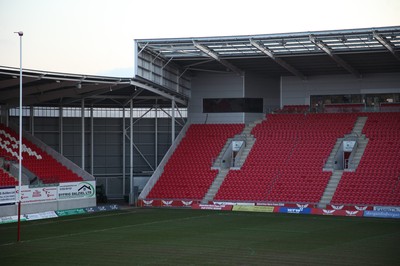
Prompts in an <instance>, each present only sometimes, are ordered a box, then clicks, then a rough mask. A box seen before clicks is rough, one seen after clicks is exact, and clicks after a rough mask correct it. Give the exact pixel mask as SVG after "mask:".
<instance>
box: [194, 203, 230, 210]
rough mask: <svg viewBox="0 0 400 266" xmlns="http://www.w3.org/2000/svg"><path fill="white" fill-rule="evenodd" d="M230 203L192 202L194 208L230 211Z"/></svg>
mask: <svg viewBox="0 0 400 266" xmlns="http://www.w3.org/2000/svg"><path fill="white" fill-rule="evenodd" d="M232 207H233V206H232V205H215V204H198V203H196V204H193V205H192V209H194V210H216V211H231V210H232Z"/></svg>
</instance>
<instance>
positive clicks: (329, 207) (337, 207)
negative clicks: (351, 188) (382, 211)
mask: <svg viewBox="0 0 400 266" xmlns="http://www.w3.org/2000/svg"><path fill="white" fill-rule="evenodd" d="M326 209H327V210H348V211H371V210H373V209H374V207H373V206H362V205H360V206H357V205H355V206H349V205H334V204H331V205H326Z"/></svg>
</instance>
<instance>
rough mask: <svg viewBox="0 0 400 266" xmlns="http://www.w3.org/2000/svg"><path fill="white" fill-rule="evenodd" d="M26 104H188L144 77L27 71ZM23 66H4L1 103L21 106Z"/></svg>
mask: <svg viewBox="0 0 400 266" xmlns="http://www.w3.org/2000/svg"><path fill="white" fill-rule="evenodd" d="M22 76H23V77H22V82H23V104H24V105H25V106H80V105H81V100H82V99H84V100H85V105H86V106H93V107H123V106H126V105H128V104H129V102H130V100H131V99H134V107H135V108H136V107H137V108H148V107H153V106H154V104H155V103H157V105H158V106H160V107H166V108H170V107H171V102H172V101H175V104H176V105H177V106H178V107H183V106H187V102H188V98H187V96H185V95H182V94H180V93H177V92H175V91H172V90H170V89H167V88H165V87H162V86H160V85H157V84H154V83H152V82H150V81H147V80H144V79H140V78H118V77H102V76H92V75H81V74H66V73H56V72H45V71H36V70H26V69H24V70H23V75H22ZM18 101H19V69H17V68H10V67H0V105H8V106H10V107H12V106H17V105H18Z"/></svg>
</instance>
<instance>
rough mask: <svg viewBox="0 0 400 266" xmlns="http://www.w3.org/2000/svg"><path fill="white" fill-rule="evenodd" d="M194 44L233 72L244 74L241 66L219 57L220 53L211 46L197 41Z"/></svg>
mask: <svg viewBox="0 0 400 266" xmlns="http://www.w3.org/2000/svg"><path fill="white" fill-rule="evenodd" d="M193 45H194V46H195V47H196V48H197V49H199V50H200V51H202V52H203V53H205V54H206V55H208V56H209V57H211V58H214V59H215V60H216V61H218V62H220V63H221V64H222V65H224V66H225V67H227V68H228V69H229V70H231V71H232V72H234V73H236V74H237V75H239V76H243V71H242V70H241V69H239V68H237V67H236V66H234V65H232V64H231V63H229V62H228V61H226V60H224V59H221V58H220V57H219V55H218V54H217V53H216V52H214V51H212V50H211V49H210V48H208V47H207V46H205V45H203V44H200V43H198V42H196V41H193Z"/></svg>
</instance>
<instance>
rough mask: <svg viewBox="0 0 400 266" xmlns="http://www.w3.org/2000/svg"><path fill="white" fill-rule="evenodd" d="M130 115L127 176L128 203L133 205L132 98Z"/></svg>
mask: <svg viewBox="0 0 400 266" xmlns="http://www.w3.org/2000/svg"><path fill="white" fill-rule="evenodd" d="M129 108H130V117H129V123H130V130H131V131H130V140H129V141H130V145H129V147H130V167H129V178H130V183H129V204H131V205H133V204H134V203H135V199H134V195H133V187H134V185H135V181H134V177H133V148H134V147H133V145H134V144H133V100H131V102H130V106H129Z"/></svg>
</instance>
